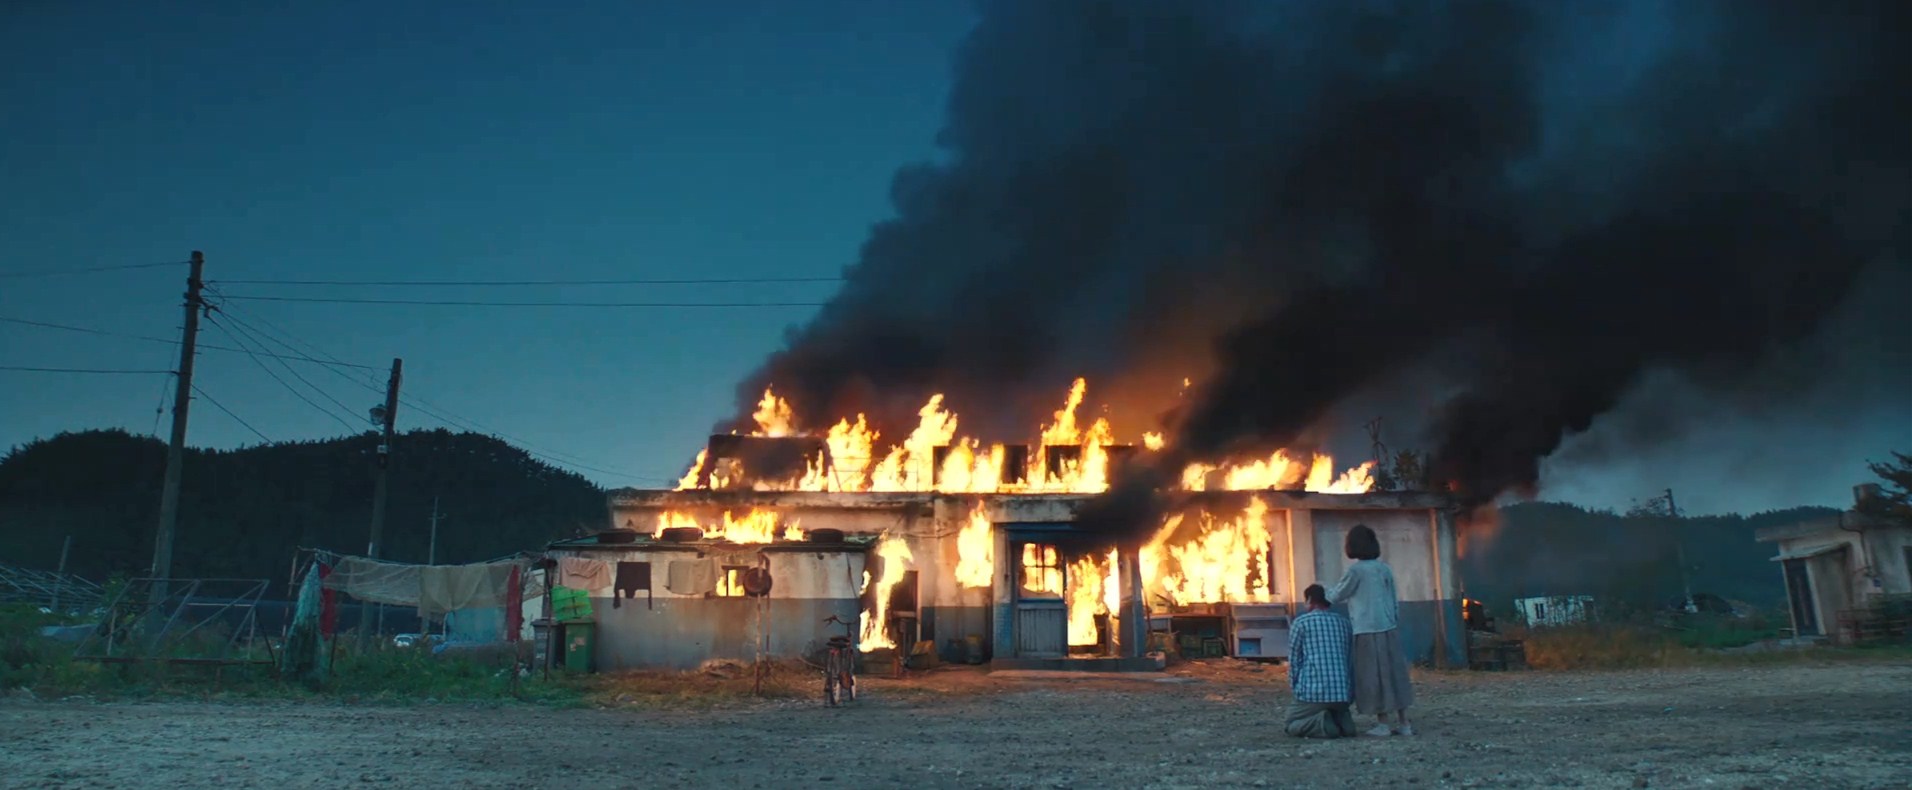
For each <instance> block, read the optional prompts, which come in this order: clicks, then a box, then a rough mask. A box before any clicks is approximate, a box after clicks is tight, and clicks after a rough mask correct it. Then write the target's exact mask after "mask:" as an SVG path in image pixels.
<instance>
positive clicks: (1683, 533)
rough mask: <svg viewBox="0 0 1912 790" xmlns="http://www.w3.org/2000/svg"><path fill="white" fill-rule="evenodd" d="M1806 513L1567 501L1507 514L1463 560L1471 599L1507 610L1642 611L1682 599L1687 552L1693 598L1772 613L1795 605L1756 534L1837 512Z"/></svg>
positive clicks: (1471, 543) (1770, 549)
mask: <svg viewBox="0 0 1912 790" xmlns="http://www.w3.org/2000/svg"><path fill="white" fill-rule="evenodd" d="M1836 512H1838V511H1836V510H1833V509H1832V508H1825V507H1799V508H1790V509H1787V510H1776V511H1771V512H1766V513H1758V514H1754V515H1751V516H1742V515H1724V516H1691V517H1682V518H1675V517H1672V516H1667V515H1659V514H1629V515H1622V514H1618V513H1614V512H1612V511H1608V510H1588V509H1586V508H1582V507H1578V506H1575V505H1569V504H1564V503H1559V502H1529V503H1521V504H1516V505H1510V506H1507V507H1503V508H1501V509H1500V524H1499V528H1498V530H1496V531H1494V532H1493V534H1492V536H1491V537H1486V538H1470V539H1469V540H1467V541H1466V543H1467V545H1466V546H1465V547H1464V550H1463V552H1462V554H1461V557H1460V569H1459V570H1460V574H1461V579H1462V580H1463V583H1464V584H1465V585H1466V591H1467V594H1468V595H1469V597H1473V598H1477V599H1480V600H1483V601H1486V602H1487V605H1488V606H1489V607H1491V608H1496V609H1499V610H1500V611H1505V610H1506V609H1505V607H1506V606H1508V603H1509V602H1510V601H1512V600H1513V599H1514V598H1516V597H1525V596H1533V595H1593V596H1597V597H1599V598H1601V599H1603V600H1607V601H1612V602H1621V603H1625V604H1630V605H1635V606H1656V605H1664V604H1666V603H1669V602H1672V601H1675V600H1678V599H1680V598H1681V597H1682V596H1683V594H1684V593H1683V590H1682V585H1681V579H1680V563H1679V554H1680V552H1679V550H1678V549H1680V548H1684V549H1685V554H1686V565H1687V569H1688V572H1689V574H1690V576H1691V578H1692V584H1693V592H1694V593H1696V594H1698V593H1712V594H1714V595H1719V596H1723V597H1726V598H1729V599H1733V600H1738V601H1744V602H1747V603H1751V604H1755V605H1758V606H1762V607H1776V606H1779V605H1781V604H1783V603H1784V602H1785V600H1786V591H1785V588H1784V587H1783V586H1781V584H1780V574H1779V567H1778V565H1777V564H1775V563H1774V562H1772V558H1773V555H1774V554H1776V553H1777V551H1776V549H1775V548H1774V545H1773V544H1771V543H1760V542H1758V541H1756V540H1754V539H1753V533H1754V532H1755V531H1757V530H1759V529H1761V528H1764V527H1771V526H1780V525H1785V524H1796V523H1799V522H1801V521H1806V520H1809V519H1815V518H1820V517H1824V516H1830V515H1832V514H1834V513H1836Z"/></svg>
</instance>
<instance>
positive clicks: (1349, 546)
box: [1343, 524, 1381, 560]
mask: <svg viewBox="0 0 1912 790" xmlns="http://www.w3.org/2000/svg"><path fill="white" fill-rule="evenodd" d="M1343 549H1344V550H1345V551H1346V552H1347V555H1348V559H1351V560H1372V559H1377V558H1379V557H1380V556H1381V540H1380V539H1379V538H1376V537H1375V536H1374V530H1372V529H1368V525H1366V524H1356V525H1354V529H1351V530H1348V542H1347V543H1345V544H1343Z"/></svg>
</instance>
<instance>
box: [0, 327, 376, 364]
mask: <svg viewBox="0 0 1912 790" xmlns="http://www.w3.org/2000/svg"><path fill="white" fill-rule="evenodd" d="M0 324H20V325H22V326H37V327H40V328H42V329H59V330H64V331H67V332H81V333H84V334H89V335H99V336H100V337H119V338H125V339H128V340H143V341H145V342H148V343H164V344H166V345H169V346H172V347H173V348H174V349H178V348H179V339H178V338H173V339H170V340H169V339H167V338H163V337H153V336H151V335H134V334H128V333H125V332H109V331H107V330H104V329H92V328H89V327H84V326H73V325H71V324H55V323H51V322H47V321H29V320H27V319H24V318H7V317H5V316H0ZM194 348H195V349H197V350H199V351H228V352H233V353H245V351H244V349H238V348H232V347H229V346H218V345H213V344H211V343H199V344H196V345H195V346H194ZM175 353H177V352H176V351H175ZM265 356H271V357H276V358H278V359H290V360H294V361H297V362H317V363H320V364H334V365H345V366H346V367H354V368H364V369H366V370H376V369H377V368H374V367H372V366H371V365H354V364H352V363H350V362H338V361H333V362H331V363H325V362H324V361H322V360H317V359H313V358H311V357H307V356H300V355H287V354H265Z"/></svg>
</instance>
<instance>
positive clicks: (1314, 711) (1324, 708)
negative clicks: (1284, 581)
mask: <svg viewBox="0 0 1912 790" xmlns="http://www.w3.org/2000/svg"><path fill="white" fill-rule="evenodd" d="M1301 595H1302V597H1303V598H1304V599H1306V601H1307V602H1306V603H1305V604H1304V605H1305V606H1306V607H1307V608H1308V611H1306V612H1304V613H1302V614H1301V616H1299V617H1296V618H1295V619H1294V622H1293V623H1291V624H1290V625H1289V630H1288V684H1289V685H1290V686H1292V687H1293V688H1294V692H1295V701H1294V703H1293V704H1291V705H1289V706H1288V727H1287V729H1288V734H1289V735H1293V736H1297V737H1301V738H1343V737H1347V736H1350V735H1354V734H1356V732H1355V729H1354V715H1353V714H1352V713H1349V712H1348V703H1349V702H1350V701H1351V700H1353V699H1354V685H1353V683H1352V682H1351V677H1352V675H1351V673H1350V672H1349V669H1348V656H1349V655H1350V653H1349V647H1348V646H1349V644H1350V643H1351V642H1353V641H1354V627H1353V626H1352V625H1351V624H1349V623H1348V618H1346V617H1343V616H1341V615H1339V614H1336V613H1334V612H1332V611H1329V609H1328V593H1327V591H1326V590H1323V589H1322V588H1321V585H1319V584H1311V585H1308V589H1307V590H1304V591H1303V592H1302V593H1301Z"/></svg>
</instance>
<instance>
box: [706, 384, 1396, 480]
mask: <svg viewBox="0 0 1912 790" xmlns="http://www.w3.org/2000/svg"><path fill="white" fill-rule="evenodd" d="M1187 385H1188V382H1187V381H1184V382H1183V386H1184V387H1186V386H1187ZM1087 397H1088V381H1087V380H1086V379H1081V378H1078V379H1075V380H1074V381H1073V382H1071V384H1070V387H1069V392H1068V394H1067V395H1066V396H1065V397H1064V399H1063V403H1062V407H1061V408H1060V409H1057V410H1056V411H1055V412H1054V413H1053V418H1052V420H1051V421H1050V422H1049V423H1048V424H1047V425H1044V426H1041V428H1040V429H1039V431H1038V432H1037V434H1036V442H1035V443H1034V444H1033V446H1031V447H1030V448H1029V449H1030V452H1029V454H1028V456H1027V458H1028V463H1029V467H1028V469H1027V475H1026V479H1023V480H1020V481H1016V482H1009V483H1005V482H1003V480H1002V478H1003V476H1004V475H1003V465H1004V462H1005V461H1006V460H1007V458H1008V448H1007V446H1005V445H1002V444H989V445H985V444H983V443H982V442H980V441H977V440H975V439H971V438H966V437H962V436H960V435H959V434H958V431H957V428H958V419H957V415H956V414H954V413H953V412H951V411H949V410H948V409H947V408H946V407H945V404H944V401H943V396H942V395H940V394H939V395H933V396H931V397H930V398H929V400H928V402H926V403H924V404H923V407H922V409H920V410H919V411H918V412H917V418H918V421H917V424H916V427H915V428H914V429H913V430H911V431H910V433H909V435H908V436H907V437H905V438H904V439H903V441H902V442H901V443H898V444H893V445H890V446H888V447H882V446H881V445H880V444H879V439H881V438H882V437H881V436H880V434H878V432H877V431H876V430H875V429H873V428H872V427H871V426H870V425H869V422H868V419H867V418H866V417H865V416H864V415H861V414H859V415H857V416H856V418H855V419H854V420H851V419H849V418H847V417H846V418H844V419H842V420H839V421H838V422H837V423H836V425H834V426H832V427H831V428H830V429H829V430H827V431H826V432H825V433H824V435H823V440H824V441H823V444H824V446H825V448H826V449H825V450H824V452H823V453H821V454H819V455H818V456H817V457H815V458H813V459H810V461H809V462H808V463H807V464H806V469H805V471H804V473H803V474H802V475H801V476H800V477H798V478H796V479H792V480H782V481H777V480H754V481H752V482H751V486H752V487H753V488H756V489H758V490H768V491H785V490H794V491H828V492H858V491H879V492H901V491H941V492H945V493H1072V494H1093V493H1100V492H1102V491H1105V490H1107V489H1108V487H1109V479H1110V478H1109V461H1110V453H1109V448H1110V447H1113V446H1115V445H1116V444H1117V440H1116V431H1115V428H1114V426H1112V425H1111V424H1110V423H1109V421H1108V420H1107V419H1105V418H1097V419H1095V420H1093V421H1090V422H1089V423H1088V425H1087V426H1086V427H1084V425H1083V422H1082V418H1081V416H1080V410H1081V408H1082V404H1083V403H1084V402H1085V400H1086V398H1087ZM793 415H794V412H793V410H792V409H791V407H790V404H789V403H788V402H787V401H785V400H784V399H782V398H780V397H777V395H776V393H775V392H774V391H772V390H769V389H766V390H764V395H763V399H762V400H760V401H758V403H757V409H756V411H755V412H754V413H753V414H752V415H751V417H752V419H754V420H755V421H756V423H757V429H756V430H755V431H753V432H752V435H754V436H766V437H782V436H797V435H803V434H801V433H800V432H799V431H798V427H797V425H796V422H795V418H794V416H793ZM1141 440H1142V445H1143V446H1144V447H1146V448H1147V449H1150V450H1159V449H1161V448H1163V447H1164V446H1165V445H1166V444H1167V439H1166V438H1165V437H1164V436H1163V435H1162V434H1160V433H1154V432H1150V433H1145V434H1142V436H1141ZM1064 448H1072V449H1064ZM939 449H940V450H941V454H943V455H944V457H943V459H942V460H941V462H940V463H939V462H938V460H937V456H938V454H939ZM1052 452H1053V453H1054V454H1055V455H1056V457H1055V458H1054V460H1053V463H1052V462H1051V458H1050V456H1051V454H1052ZM1063 453H1067V454H1066V455H1063ZM707 456H708V451H707V450H706V451H704V452H700V453H698V456H697V460H696V461H694V462H693V463H692V464H691V470H690V472H689V473H687V474H686V475H685V476H684V478H683V479H682V480H680V481H679V482H678V484H677V488H678V490H684V489H689V488H694V487H696V486H697V480H698V477H699V475H700V473H701V472H704V471H705V469H706V467H707V466H708V467H709V469H708V477H709V479H710V483H709V485H710V487H711V488H713V489H722V488H726V487H729V486H731V485H732V484H735V483H737V482H738V481H740V480H743V479H746V478H745V477H744V474H745V470H743V469H742V467H741V464H740V463H739V462H738V461H737V460H736V459H734V458H726V459H710V458H708V457H707ZM718 461H721V462H718ZM1372 469H1373V464H1372V463H1369V464H1364V465H1362V466H1360V467H1356V468H1354V469H1350V470H1347V471H1346V472H1343V473H1342V474H1341V475H1340V476H1338V477H1337V476H1336V474H1335V466H1334V459H1333V458H1332V457H1330V456H1327V455H1314V456H1311V457H1307V458H1306V460H1305V462H1304V460H1302V459H1300V458H1296V457H1294V456H1290V455H1289V454H1288V453H1287V452H1286V451H1277V452H1275V453H1273V454H1272V455H1270V456H1269V457H1267V458H1265V459H1254V460H1251V461H1247V462H1244V463H1223V464H1215V465H1211V464H1191V465H1189V466H1188V467H1187V468H1186V469H1184V470H1183V473H1182V487H1183V488H1184V489H1187V490H1192V491H1199V490H1204V489H1206V488H1209V487H1217V488H1222V489H1227V490H1234V491H1249V490H1265V489H1292V488H1304V489H1306V490H1308V491H1316V492H1323V493H1360V492H1364V491H1367V490H1369V489H1371V488H1372V487H1373V485H1374V482H1373V477H1372Z"/></svg>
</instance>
